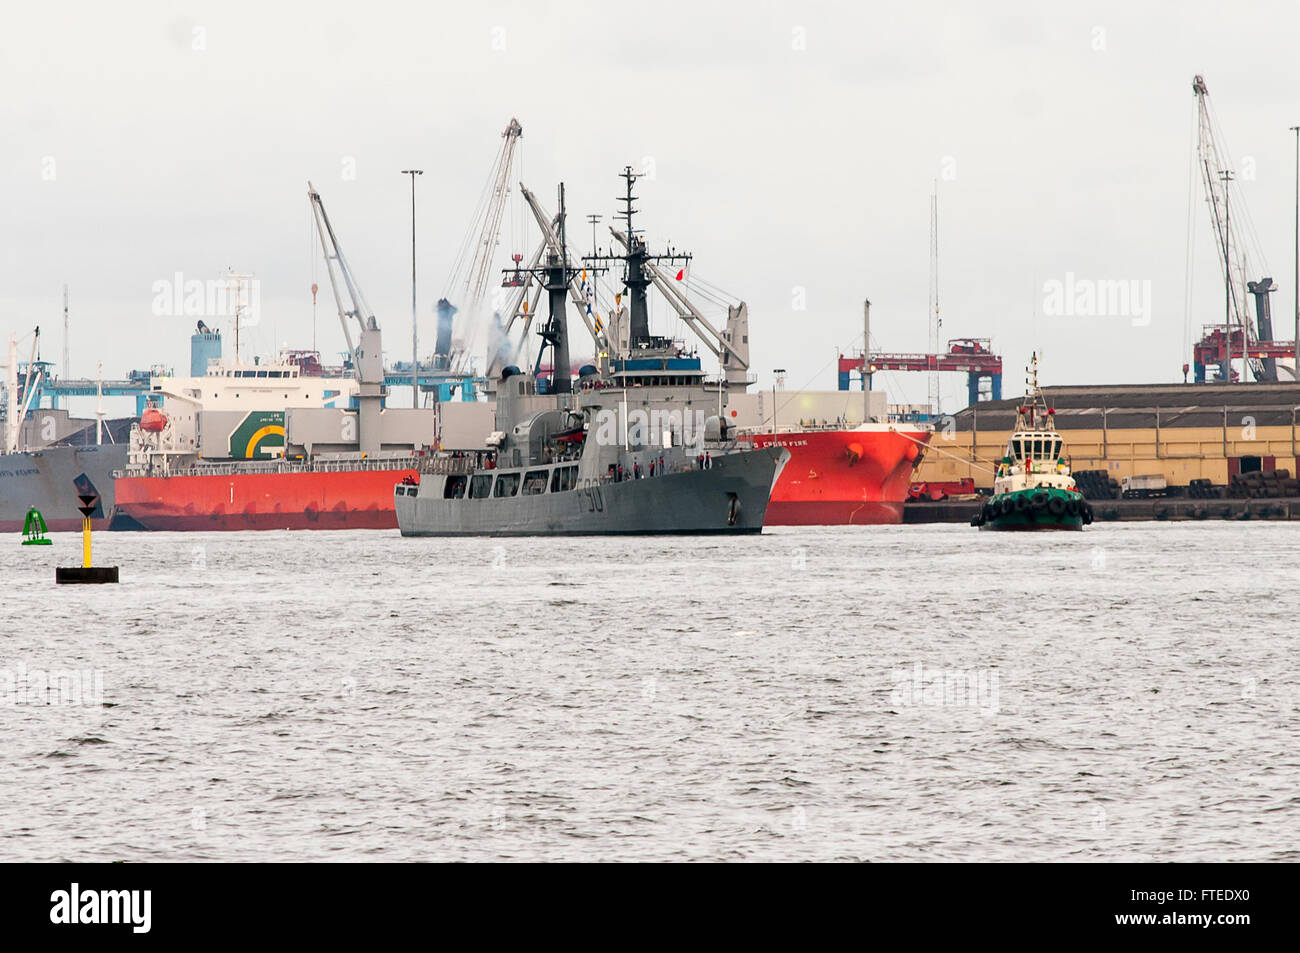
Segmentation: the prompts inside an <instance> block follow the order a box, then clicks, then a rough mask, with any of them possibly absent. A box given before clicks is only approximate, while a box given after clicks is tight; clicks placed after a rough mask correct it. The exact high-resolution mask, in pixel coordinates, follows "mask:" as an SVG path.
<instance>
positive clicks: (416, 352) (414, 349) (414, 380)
mask: <svg viewBox="0 0 1300 953" xmlns="http://www.w3.org/2000/svg"><path fill="white" fill-rule="evenodd" d="M402 175H409V176H410V177H411V401H412V403H411V406H412V407H417V408H418V407H419V406H420V326H419V322H418V321H417V320H416V316H417V315H418V313H419V312H417V311H416V310H415V177H416V176H417V175H424V170H423V169H403V170H402Z"/></svg>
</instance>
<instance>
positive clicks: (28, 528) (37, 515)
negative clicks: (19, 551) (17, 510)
mask: <svg viewBox="0 0 1300 953" xmlns="http://www.w3.org/2000/svg"><path fill="white" fill-rule="evenodd" d="M49 531H50V529H49V527H48V526H46V525H45V517H44V516H42V515H41V511H40V510H38V509H37V508H36V507H34V506H33V507H32V508H31V509H29V510H28V511H27V520H26V521H25V522H24V523H23V545H24V546H49V545H50V544H51V540H50V539H48V538H47V537H46V535H45V534H46V533H48V532H49Z"/></svg>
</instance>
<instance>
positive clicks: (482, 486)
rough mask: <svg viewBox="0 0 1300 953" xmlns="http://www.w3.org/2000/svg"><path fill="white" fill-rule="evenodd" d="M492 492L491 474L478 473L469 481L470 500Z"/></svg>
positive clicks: (482, 497)
mask: <svg viewBox="0 0 1300 953" xmlns="http://www.w3.org/2000/svg"><path fill="white" fill-rule="evenodd" d="M491 493H492V474H490V473H478V474H475V476H474V478H473V479H472V480H470V481H469V498H470V499H471V500H482V499H486V498H487V497H488V496H489V495H490V494H491Z"/></svg>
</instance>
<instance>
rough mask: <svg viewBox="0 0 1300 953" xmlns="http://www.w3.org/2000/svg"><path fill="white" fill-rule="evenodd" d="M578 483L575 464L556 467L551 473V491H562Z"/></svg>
mask: <svg viewBox="0 0 1300 953" xmlns="http://www.w3.org/2000/svg"><path fill="white" fill-rule="evenodd" d="M577 485H578V468H577V467H576V466H569V467H556V468H555V470H554V471H552V473H551V492H552V493H563V492H564V491H565V490H572V489H573V488H574V487H575V486H577Z"/></svg>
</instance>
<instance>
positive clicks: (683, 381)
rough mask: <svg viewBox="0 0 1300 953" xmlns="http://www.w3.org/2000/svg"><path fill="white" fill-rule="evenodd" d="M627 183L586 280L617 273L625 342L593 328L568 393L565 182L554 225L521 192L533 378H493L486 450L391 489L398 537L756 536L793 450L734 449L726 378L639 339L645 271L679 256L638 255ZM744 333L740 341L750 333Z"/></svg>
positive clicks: (435, 461) (650, 277) (664, 341)
mask: <svg viewBox="0 0 1300 953" xmlns="http://www.w3.org/2000/svg"><path fill="white" fill-rule="evenodd" d="M624 178H625V179H626V181H627V193H626V197H625V198H623V199H622V201H624V202H625V203H626V209H625V211H624V213H623V214H622V215H621V216H620V217H622V218H624V219H626V221H627V229H626V231H625V232H614V235H615V237H616V238H617V239H618V240H619V242H620V244H621V245H622V246H623V251H622V253H621V254H617V255H616V254H615V253H614V252H613V251H611V252H610V253H609V254H608V255H600V254H597V253H596V251H595V250H593V254H592V255H591V256H587V257H586V265H587V269H590V270H592V271H595V270H596V269H599V268H600V267H601V266H602V264H603V262H606V261H617V262H621V263H622V265H623V267H624V272H623V275H622V278H623V283H624V285H625V287H626V291H627V294H628V295H629V297H630V302H629V304H630V309H629V310H630V316H629V320H628V323H627V328H626V331H627V334H626V339H625V340H624V339H622V338H621V336H620V335H618V334H617V333H616V332H615V333H613V334H606V333H605V332H606V329H604V328H603V327H602V326H601V325H600V324H599V322H597V324H596V329H597V344H598V346H599V347H600V348H601V356H600V358H598V360H599V362H600V366H599V367H598V366H596V365H590V364H589V365H585V366H583V367H582V368H580V369H579V372H578V380H577V382H576V384H575V382H574V380H573V378H572V374H571V372H570V369H571V361H570V355H569V336H568V326H567V320H566V316H565V311H566V309H567V307H568V300H567V299H569V298H570V297H571V296H572V297H573V299H574V303H575V304H578V305H579V307H581V299H580V298H579V297H578V296H577V295H575V294H574V293H573V292H574V286H575V285H576V284H577V279H578V277H579V275H580V274H582V275H583V279H584V281H585V270H583V271H580V270H579V269H576V268H575V267H573V266H572V265H571V264H570V261H569V257H568V251H567V246H566V243H565V227H564V217H565V212H564V194H563V186H561V189H560V211H559V214H558V215H557V216H556V217H555V219H548V218H546V217H545V216H544V215H542V214H541V213H540V212H539V209H538V206H537V205H536V202H535V200H534V199H533V198H532V196H531V193H528V192H527V190H526V189H525V190H524V194H525V195H526V196H527V197H528V199H529V201H530V203H531V204H532V205H533V210H534V214H536V215H537V216H538V221H539V224H540V225H542V227H543V231H544V233H545V234H546V236H547V242H546V245H545V246H544V249H543V250H544V252H545V254H544V255H541V254H539V255H538V256H536V258H535V260H536V261H537V265H538V267H536V268H535V269H530V279H531V278H534V277H535V278H536V279H537V280H538V281H540V283H541V285H540V287H541V288H542V289H544V290H545V292H546V294H547V296H548V302H549V317H548V320H547V321H546V323H545V324H544V326H543V327H542V329H541V331H540V332H539V334H540V337H541V339H542V345H541V349H540V351H539V354H538V358H537V362H536V366H535V368H534V370H533V372H532V373H525V372H523V371H521V370H520V369H519V368H518V367H517V366H514V365H510V366H507V367H505V368H503V369H502V370H501V371H500V374H499V377H498V379H497V383H496V386H497V394H496V430H495V431H494V432H493V433H492V434H491V435H490V436H489V437H488V439H487V448H486V449H483V450H473V451H468V452H463V453H458V454H451V455H449V454H446V453H443V454H440V455H438V456H433V457H429V458H426V459H425V460H424V461H422V462H421V464H420V465H419V467H418V468H417V469H418V471H419V479H418V480H416V481H414V482H408V483H404V484H399V485H398V486H396V487H394V494H395V496H394V504H395V507H396V510H397V524H398V527H399V528H400V529H401V532H402V535H404V536H533V535H595V534H635V533H644V534H649V533H720V534H729V533H735V534H745V533H757V532H760V531H761V530H762V528H763V520H764V516H765V514H766V512H767V505H768V501H769V499H770V497H771V493H772V487H773V485H774V484H775V482H776V479H777V477H778V476H779V475H780V472H781V468H782V467H783V466H784V465H785V463H786V461H787V460H789V458H790V453H789V451H788V450H785V449H782V448H779V447H769V448H763V449H754V448H753V447H752V445H750V444H748V443H744V442H741V441H738V440H736V439H734V437H733V436H732V433H731V428H729V427H728V425H727V423H726V421H725V418H724V416H723V414H722V410H721V408H722V404H723V401H722V393H723V387H724V382H723V381H721V380H717V381H713V382H709V381H706V379H705V373H704V371H703V370H702V368H701V364H700V359H699V357H698V356H696V355H695V354H694V353H688V352H687V351H686V350H685V349H684V348H683V347H681V346H679V345H678V343H677V342H674V341H673V340H672V339H671V338H664V337H656V336H653V335H651V334H650V333H649V317H648V315H649V312H648V309H647V303H646V288H647V286H648V285H649V284H651V282H652V281H654V280H655V277H656V274H655V273H654V272H653V271H652V269H653V267H654V262H656V261H663V260H665V259H675V258H682V257H686V256H682V255H680V254H677V253H670V254H667V255H650V254H649V253H648V251H647V249H646V246H645V243H644V241H643V240H642V239H641V238H640V237H639V236H638V234H637V232H636V231H635V230H634V229H633V228H632V221H631V219H632V212H633V208H632V200H633V198H634V196H633V195H632V183H633V180H634V179H635V178H636V176H635V174H634V173H632V171H631V169H625V170H624ZM548 226H553V227H548ZM543 259H544V260H543ZM518 272H519V269H518V267H516V274H518ZM656 283H657V282H656ZM525 310H527V309H525ZM732 317H733V318H735V315H733V316H732ZM610 318H611V324H614V325H615V327H617V326H618V325H620V324H621V321H622V318H621V315H616V314H611V315H610ZM740 320H741V321H746V320H747V318H746V317H744V316H743V315H741V316H740ZM728 333H729V332H728ZM743 336H744V338H745V344H746V345H747V343H748V341H747V337H748V335H747V329H746V333H745V334H744V335H743ZM737 340H739V337H738V338H737ZM548 350H549V352H550V362H551V363H550V366H551V368H552V370H551V372H550V374H549V375H546V374H545V373H543V363H542V360H543V356H544V355H545V354H546V353H547V351H548ZM746 353H747V352H746Z"/></svg>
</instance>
